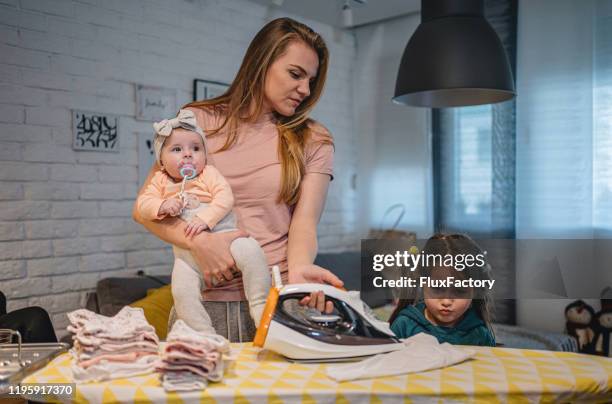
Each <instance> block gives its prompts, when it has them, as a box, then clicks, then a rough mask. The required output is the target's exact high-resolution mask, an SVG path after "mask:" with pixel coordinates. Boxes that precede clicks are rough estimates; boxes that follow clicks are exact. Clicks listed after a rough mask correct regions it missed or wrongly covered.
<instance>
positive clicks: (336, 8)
mask: <svg viewBox="0 0 612 404" xmlns="http://www.w3.org/2000/svg"><path fill="white" fill-rule="evenodd" d="M251 1H252V2H255V3H259V4H262V5H266V6H269V7H271V8H275V9H276V10H278V11H280V12H286V13H288V14H295V15H299V16H301V17H305V18H310V19H313V20H315V21H319V22H322V23H325V24H329V25H332V26H335V27H340V28H342V27H343V23H342V12H341V10H342V5H343V4H344V0H251ZM362 2H364V3H365V4H361V3H362ZM277 4H281V5H280V6H278V5H277ZM350 5H351V9H352V12H353V25H352V27H356V26H360V25H364V24H371V23H374V22H378V21H382V20H386V19H389V18H395V17H399V16H403V15H406V14H411V13H414V12H418V11H419V10H420V9H421V0H366V1H364V0H359V1H355V0H350Z"/></svg>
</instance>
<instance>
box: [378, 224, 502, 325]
mask: <svg viewBox="0 0 612 404" xmlns="http://www.w3.org/2000/svg"><path fill="white" fill-rule="evenodd" d="M423 254H425V255H434V254H435V255H437V254H440V255H442V256H446V255H451V256H453V257H456V256H458V255H467V254H470V255H472V256H474V257H475V256H476V255H478V254H483V255H484V252H483V251H482V250H481V249H480V247H478V245H477V244H476V242H475V241H474V240H472V239H471V238H470V237H468V236H466V235H463V234H443V233H437V234H434V235H433V236H431V237H430V238H429V239H428V240H427V242H426V243H425V246H424V247H423ZM422 263H423V261H421V265H419V268H418V273H419V275H425V274H426V273H425V269H424V267H423V265H422ZM433 270H436V269H433ZM453 272H454V273H456V274H457V276H460V277H463V278H467V277H468V276H469V277H471V278H472V279H481V280H485V279H489V277H490V267H489V264H488V263H487V264H486V265H485V267H480V266H476V265H472V266H466V268H465V269H464V270H463V271H454V270H453ZM422 299H423V291H422V289H419V290H418V291H417V296H416V299H400V300H399V302H398V304H397V307H396V308H395V310H394V311H393V313H392V314H391V317H390V318H389V323H393V321H394V320H395V319H396V318H397V316H398V315H399V313H400V312H401V311H402V310H403V309H404V308H405V307H406V306H408V305H411V304H415V303H417V302H419V301H421V300H422ZM471 307H472V308H474V310H475V311H476V314H477V315H478V317H480V318H481V319H482V321H484V322H485V324H486V325H487V327H489V329H491V320H492V316H491V310H492V302H491V297H490V294H489V293H487V290H486V289H483V290H478V291H477V293H476V296H475V297H474V298H473V299H472V306H471ZM492 331H493V330H491V332H492Z"/></svg>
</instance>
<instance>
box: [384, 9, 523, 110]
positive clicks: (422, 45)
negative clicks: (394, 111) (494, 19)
mask: <svg viewBox="0 0 612 404" xmlns="http://www.w3.org/2000/svg"><path fill="white" fill-rule="evenodd" d="M514 96H515V91H514V81H513V79H512V71H511V69H510V63H509V61H508V56H507V55H506V52H505V50H504V48H503V45H502V43H501V41H500V40H499V38H498V36H497V34H496V33H495V31H494V30H493V28H492V27H491V25H489V23H488V22H487V20H486V19H485V18H484V4H483V0H421V24H420V25H419V26H418V28H417V29H416V31H415V32H414V34H413V35H412V38H410V41H409V42H408V44H407V45H406V49H405V50H404V54H403V55H402V60H401V63H400V67H399V72H398V74H397V81H396V84H395V95H394V97H393V101H395V102H396V103H399V104H405V105H412V106H419V107H431V108H445V107H457V106H467V105H480V104H492V103H496V102H502V101H506V100H509V99H511V98H513V97H514Z"/></svg>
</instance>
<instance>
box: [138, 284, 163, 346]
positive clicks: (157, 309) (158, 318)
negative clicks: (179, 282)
mask: <svg viewBox="0 0 612 404" xmlns="http://www.w3.org/2000/svg"><path fill="white" fill-rule="evenodd" d="M173 304H174V301H173V300H172V290H171V289H170V285H166V286H162V287H161V288H159V289H149V290H148V291H147V296H146V297H144V298H142V299H140V300H137V301H135V302H134V303H132V304H130V306H132V307H140V308H142V309H143V310H144V315H145V317H146V319H147V321H148V322H149V323H150V324H151V325H152V326H153V327H154V328H155V332H156V333H157V336H158V337H159V338H160V339H166V335H168V317H169V316H170V309H171V308H172V305H173Z"/></svg>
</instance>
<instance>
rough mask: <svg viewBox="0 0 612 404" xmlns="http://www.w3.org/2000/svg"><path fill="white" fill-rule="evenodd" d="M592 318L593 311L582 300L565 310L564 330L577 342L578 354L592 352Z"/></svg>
mask: <svg viewBox="0 0 612 404" xmlns="http://www.w3.org/2000/svg"><path fill="white" fill-rule="evenodd" d="M594 318H595V310H593V308H592V307H591V306H589V305H588V304H586V303H585V302H583V301H582V300H576V301H575V302H572V303H570V304H569V305H568V306H567V307H566V308H565V319H566V323H565V329H566V332H567V333H568V334H569V335H571V336H572V337H574V338H575V339H576V341H578V352H582V353H592V352H593V337H594V336H595V332H594V330H593V320H594Z"/></svg>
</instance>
